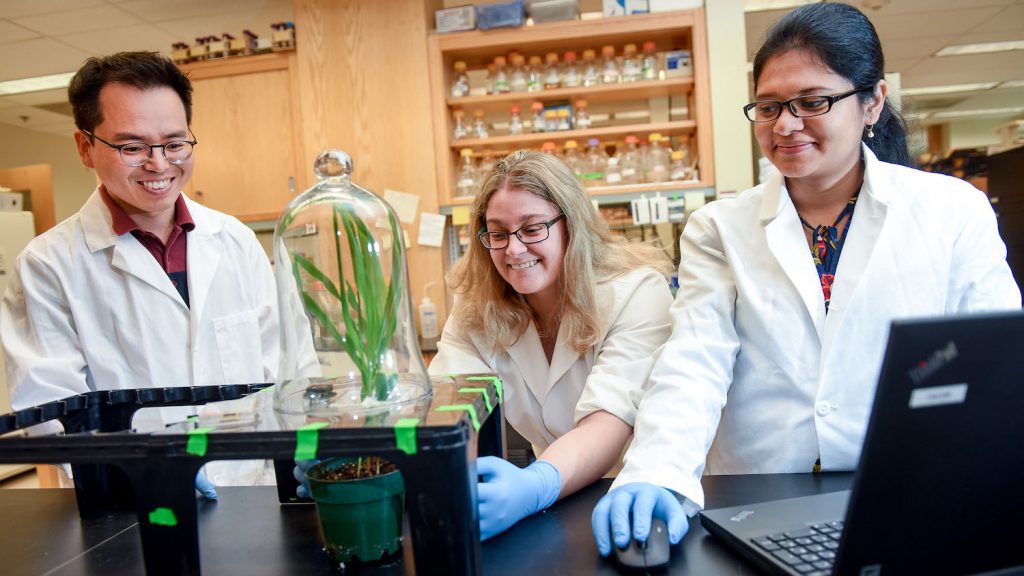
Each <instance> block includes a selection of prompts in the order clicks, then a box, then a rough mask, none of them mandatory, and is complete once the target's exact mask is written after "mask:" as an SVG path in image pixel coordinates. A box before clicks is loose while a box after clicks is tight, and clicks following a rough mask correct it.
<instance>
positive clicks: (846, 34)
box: [754, 2, 914, 167]
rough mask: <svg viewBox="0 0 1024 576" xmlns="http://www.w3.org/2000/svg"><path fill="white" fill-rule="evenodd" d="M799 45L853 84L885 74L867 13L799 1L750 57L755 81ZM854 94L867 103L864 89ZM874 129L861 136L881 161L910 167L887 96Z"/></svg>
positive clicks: (902, 129)
mask: <svg viewBox="0 0 1024 576" xmlns="http://www.w3.org/2000/svg"><path fill="white" fill-rule="evenodd" d="M801 48H802V49H804V50H807V51H809V52H811V53H812V54H813V55H814V57H815V58H817V59H818V60H819V61H820V62H821V63H822V64H824V65H825V66H828V67H829V68H831V69H832V71H834V72H835V73H836V74H839V75H840V76H842V77H844V78H846V79H847V80H849V81H850V83H851V84H853V86H854V87H855V88H860V87H863V86H874V85H876V84H877V83H878V81H879V80H881V79H882V78H883V77H884V74H885V56H883V54H882V43H881V41H879V39H878V34H877V33H876V32H875V27H874V26H873V25H872V24H871V21H870V20H868V18H867V16H865V15H864V14H863V13H862V12H861V11H860V10H857V9H856V8H854V7H853V6H849V5H846V4H838V3H831V2H824V3H820V4H807V5H805V6H801V7H799V8H797V9H796V10H793V11H792V12H790V13H788V14H786V15H785V16H783V17H782V18H781V19H780V20H779V21H778V22H776V23H775V25H774V26H772V27H771V29H770V30H768V33H767V34H766V36H765V40H764V44H763V45H762V46H761V49H760V50H758V51H757V56H755V57H754V86H755V87H756V86H757V82H758V80H760V78H761V72H762V71H763V70H764V66H765V64H766V63H767V62H768V60H770V59H771V58H772V57H774V56H778V55H779V54H782V53H785V52H788V51H790V50H794V49H801ZM858 98H859V99H860V100H861V102H866V101H868V100H869V99H870V98H871V94H870V93H868V92H862V93H860V94H859V95H858ZM873 131H874V138H867V137H866V136H865V137H863V141H864V143H866V144H867V146H868V148H870V149H871V151H872V152H874V153H875V156H878V159H879V160H882V161H884V162H890V163H892V164H901V165H903V166H911V167H912V166H914V160H913V158H911V156H910V151H909V150H908V149H907V126H906V123H905V122H904V121H903V117H902V116H900V113H899V112H898V111H896V109H895V108H893V106H892V104H891V103H890V102H889V100H888V99H886V101H885V104H884V105H883V107H882V113H881V115H879V117H878V122H877V123H876V124H875V125H874V127H873Z"/></svg>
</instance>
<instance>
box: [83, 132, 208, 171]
mask: <svg viewBox="0 0 1024 576" xmlns="http://www.w3.org/2000/svg"><path fill="white" fill-rule="evenodd" d="M82 132H84V133H85V134H87V135H88V136H89V137H90V138H95V139H97V140H99V141H100V142H103V143H104V144H106V145H107V146H110V147H111V148H113V149H115V150H117V152H118V154H120V155H121V161H122V162H124V163H125V165H127V166H131V167H132V168H134V167H136V166H142V165H143V164H145V163H146V162H149V159H150V158H151V157H152V156H153V149H154V148H159V149H160V151H161V152H162V153H163V155H164V158H165V159H166V160H167V161H168V162H169V163H171V164H184V163H185V161H186V160H188V159H189V158H191V157H192V148H193V147H194V146H195V145H196V144H198V143H199V142H198V141H196V140H195V136H192V138H193V139H192V140H171V141H170V142H168V143H166V144H146V143H144V142H129V143H127V144H111V143H110V142H107V141H106V140H104V139H103V138H100V137H99V136H97V135H95V134H93V133H92V132H89V131H88V130H82ZM190 133H191V132H190Z"/></svg>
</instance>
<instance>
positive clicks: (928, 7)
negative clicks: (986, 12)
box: [843, 0, 1014, 20]
mask: <svg viewBox="0 0 1024 576" xmlns="http://www.w3.org/2000/svg"><path fill="white" fill-rule="evenodd" d="M877 2H878V0H856V1H849V0H847V1H845V2H843V3H844V4H850V5H853V6H856V7H857V8H859V9H860V10H861V11H863V12H864V13H865V14H867V16H868V18H870V19H871V20H874V19H875V18H876V17H880V16H889V15H895V14H916V13H926V12H932V11H935V10H958V9H961V8H963V7H964V6H970V7H971V8H972V9H973V8H982V7H989V6H996V7H999V6H1009V5H1011V4H1013V2H1014V0H891V1H889V2H888V3H887V4H886V5H885V6H883V7H882V8H880V9H878V10H872V9H870V8H869V7H868V6H869V5H871V4H875V3H877Z"/></svg>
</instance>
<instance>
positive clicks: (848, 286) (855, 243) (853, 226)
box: [825, 146, 889, 344]
mask: <svg viewBox="0 0 1024 576" xmlns="http://www.w3.org/2000/svg"><path fill="white" fill-rule="evenodd" d="M864 162H865V166H864V185H863V187H862V188H861V192H860V196H859V197H858V198H857V205H856V207H855V208H854V210H853V220H852V221H851V222H850V230H849V231H848V232H847V234H848V236H847V238H846V242H845V243H844V244H843V252H842V254H840V256H839V267H838V268H837V269H836V280H835V284H833V285H832V298H831V299H830V301H829V309H828V318H826V322H825V343H826V344H828V342H830V341H831V339H832V336H833V335H834V334H835V333H836V331H837V330H838V329H839V326H840V325H841V324H842V321H843V319H844V318H845V317H846V312H847V309H848V307H849V303H850V301H851V299H852V298H853V295H854V294H855V293H856V291H857V289H858V287H859V285H860V281H861V278H863V277H864V271H865V270H866V269H867V267H868V263H869V261H870V260H871V255H872V253H873V252H874V250H875V245H876V244H877V243H878V238H879V235H880V234H881V232H882V226H883V224H885V216H886V213H887V210H888V197H887V194H888V190H889V187H888V186H886V185H885V183H884V182H882V181H881V180H882V175H881V174H879V169H878V164H879V163H878V160H877V159H876V158H875V155H874V154H873V153H872V152H871V151H870V150H869V149H868V148H867V147H866V146H865V147H864Z"/></svg>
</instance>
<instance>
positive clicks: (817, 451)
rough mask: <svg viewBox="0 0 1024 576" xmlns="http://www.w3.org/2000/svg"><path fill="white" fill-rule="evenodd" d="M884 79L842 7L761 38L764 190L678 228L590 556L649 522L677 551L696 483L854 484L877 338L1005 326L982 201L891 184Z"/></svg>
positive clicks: (897, 175)
mask: <svg viewBox="0 0 1024 576" xmlns="http://www.w3.org/2000/svg"><path fill="white" fill-rule="evenodd" d="M884 70H885V68H884V61H883V56H882V51H881V45H880V43H879V40H878V36H877V34H876V33H875V30H874V27H873V26H872V25H871V23H870V22H869V21H868V19H867V18H866V17H865V16H864V15H863V14H862V13H860V12H859V11H858V10H857V9H856V8H853V7H851V6H848V5H845V4H839V3H822V4H811V5H807V6H803V7H801V8H798V9H796V10H794V11H793V12H791V13H789V14H788V15H786V16H784V17H783V18H782V20H780V22H778V23H777V24H776V25H775V26H774V27H773V28H772V29H771V30H770V31H769V32H768V35H767V40H766V41H765V44H764V46H763V47H762V48H761V49H760V51H759V52H758V54H757V57H756V58H755V60H754V88H755V93H754V100H755V102H753V103H751V104H749V105H747V106H745V107H744V110H743V112H745V113H746V115H747V118H748V119H749V120H750V121H751V123H752V125H753V128H754V132H755V135H756V137H757V140H758V143H759V144H760V147H761V151H762V152H763V153H764V155H765V157H767V158H768V160H770V161H771V162H772V164H774V165H775V167H776V168H778V171H779V173H778V174H775V175H774V176H772V177H770V178H769V179H768V181H767V182H766V183H765V184H763V185H761V186H757V187H755V188H752V189H750V190H747V191H746V192H744V193H742V194H740V195H739V196H738V197H736V198H734V199H728V200H720V201H718V202H713V203H711V204H709V205H708V206H706V207H704V208H703V209H701V210H699V211H697V212H696V213H695V214H694V215H693V216H692V217H691V218H690V220H689V221H688V222H687V225H686V228H685V229H684V231H683V235H682V237H681V238H680V248H681V262H680V267H679V271H680V273H679V284H680V289H679V293H678V294H677V296H676V301H675V303H674V304H673V306H672V325H673V334H672V339H671V341H669V342H668V343H667V344H666V345H665V348H664V351H663V352H662V353H661V356H660V357H659V359H658V361H657V365H656V366H655V368H654V369H653V371H652V373H651V379H650V387H649V389H648V392H647V394H646V395H645V396H644V398H643V401H642V402H641V404H640V410H639V414H638V416H637V422H636V431H635V438H634V441H633V443H632V445H631V446H630V449H629V452H628V453H627V455H626V457H625V465H624V468H623V470H622V473H621V474H619V476H618V477H617V478H616V480H615V483H614V484H613V486H612V490H611V491H610V492H609V494H607V495H606V496H605V497H604V498H603V499H602V500H601V501H600V502H599V503H598V505H597V507H596V508H595V510H594V514H593V530H594V537H595V540H596V541H597V545H598V550H599V552H600V553H601V554H608V553H609V552H611V547H612V542H613V541H614V544H615V545H617V546H624V545H626V544H627V543H628V541H629V539H630V536H632V537H633V538H635V539H636V540H639V541H643V540H646V537H647V534H648V531H649V528H650V524H651V519H652V516H654V517H659V518H661V519H663V520H666V521H667V524H668V531H669V535H670V540H671V541H672V542H678V541H679V539H680V538H682V537H683V535H684V534H685V533H686V529H687V520H686V517H687V515H692V514H694V513H695V512H696V511H697V510H698V509H700V508H701V507H702V506H703V504H704V494H703V491H702V489H701V483H700V481H701V475H702V474H703V473H707V474H761V473H785V472H811V471H817V470H850V469H852V468H853V467H854V466H856V464H857V459H858V457H859V455H860V450H861V444H862V442H863V439H864V433H865V428H866V426H867V421H868V415H869V412H870V409H871V402H872V399H873V396H874V388H875V383H876V380H877V377H878V372H879V368H880V365H881V360H882V355H883V352H884V347H885V342H886V340H887V335H888V330H889V326H890V323H891V322H892V320H894V319H897V318H908V317H915V316H917V317H919V316H937V315H944V314H959V313H965V312H973V311H978V310H992V309H1019V308H1020V305H1021V300H1020V291H1019V289H1018V287H1017V285H1016V284H1015V283H1014V279H1013V277H1012V275H1011V273H1010V269H1009V267H1008V266H1007V264H1006V248H1005V246H1004V244H1003V241H1002V240H1001V239H1000V238H999V233H998V231H997V229H996V220H995V217H994V214H993V211H992V207H991V206H990V205H989V202H988V199H987V198H986V197H985V195H984V194H983V193H981V192H980V191H978V190H976V189H975V188H973V187H972V186H971V185H969V184H967V183H966V182H964V181H962V180H958V179H955V178H950V177H947V176H941V175H937V174H928V173H925V172H920V171H917V170H914V169H912V168H909V167H907V166H908V165H909V164H910V158H909V155H908V152H907V146H906V133H905V129H904V127H903V124H902V122H901V120H900V118H899V117H898V115H897V113H896V112H895V111H894V110H893V109H892V108H891V105H890V104H889V103H888V101H887V100H886V95H887V92H888V88H887V86H886V82H885V79H884V77H883V72H884ZM737 113H740V111H739V110H737ZM840 257H841V259H840ZM705 462H706V463H705ZM677 496H679V497H681V500H682V503H680V502H679V501H678V500H677ZM630 516H632V517H633V525H632V528H633V529H632V533H631V532H630V522H629V520H630Z"/></svg>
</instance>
